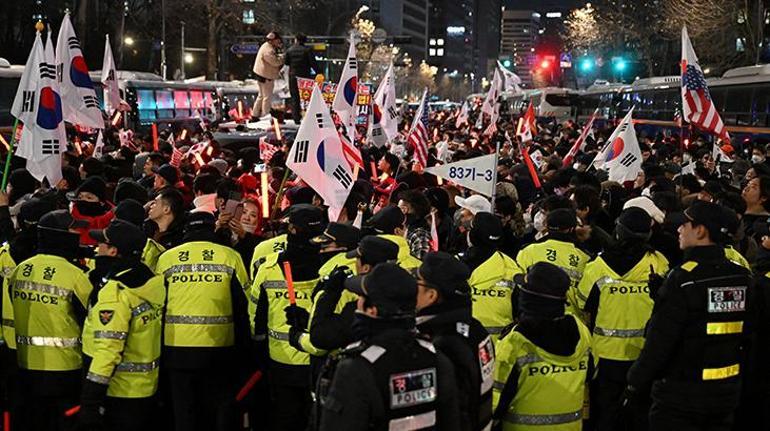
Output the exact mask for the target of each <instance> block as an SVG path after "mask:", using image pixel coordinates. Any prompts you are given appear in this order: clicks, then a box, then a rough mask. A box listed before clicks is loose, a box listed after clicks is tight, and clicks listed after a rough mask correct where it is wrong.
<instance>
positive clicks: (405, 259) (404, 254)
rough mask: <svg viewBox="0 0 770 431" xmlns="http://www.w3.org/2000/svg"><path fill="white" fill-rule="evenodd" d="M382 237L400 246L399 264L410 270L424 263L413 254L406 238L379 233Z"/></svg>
mask: <svg viewBox="0 0 770 431" xmlns="http://www.w3.org/2000/svg"><path fill="white" fill-rule="evenodd" d="M377 236H378V237H380V238H385V239H387V240H388V241H392V242H395V243H396V245H397V246H398V262H397V263H398V266H400V267H401V268H404V269H405V270H407V271H409V270H412V269H417V268H419V267H420V265H422V261H420V259H417V258H416V257H414V256H412V250H411V249H410V248H409V243H408V242H406V238H404V237H402V236H398V235H391V234H384V235H377Z"/></svg>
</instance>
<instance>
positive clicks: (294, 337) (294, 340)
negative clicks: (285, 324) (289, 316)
mask: <svg viewBox="0 0 770 431" xmlns="http://www.w3.org/2000/svg"><path fill="white" fill-rule="evenodd" d="M306 333H307V331H305V330H304V329H301V328H299V327H298V326H291V327H289V345H290V346H291V347H294V348H295V349H297V350H299V351H300V352H304V351H305V350H304V349H303V348H302V346H301V345H300V343H299V339H300V337H301V336H302V335H303V334H306Z"/></svg>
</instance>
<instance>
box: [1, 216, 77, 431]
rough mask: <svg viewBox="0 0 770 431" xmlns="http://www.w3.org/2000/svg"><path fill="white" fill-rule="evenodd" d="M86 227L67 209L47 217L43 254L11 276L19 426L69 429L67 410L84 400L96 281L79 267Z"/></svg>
mask: <svg viewBox="0 0 770 431" xmlns="http://www.w3.org/2000/svg"><path fill="white" fill-rule="evenodd" d="M85 225H86V223H85V222H84V221H83V220H77V219H75V218H73V217H72V215H71V214H70V213H69V212H67V211H66V210H58V211H52V212H49V213H48V214H46V215H44V216H43V217H42V218H41V219H40V221H39V223H38V227H37V234H38V248H37V254H36V255H34V256H32V257H30V258H29V259H26V260H24V261H22V262H19V265H18V266H17V267H16V269H14V270H13V272H12V273H11V274H10V276H9V278H8V279H9V286H10V291H11V292H12V295H11V297H12V305H13V314H14V327H15V331H16V358H17V361H18V366H19V382H23V383H24V384H23V385H21V387H20V391H19V407H20V410H19V414H18V416H17V419H18V422H17V425H18V428H19V429H22V430H63V429H67V428H65V427H67V419H66V418H64V417H63V415H62V412H63V411H65V410H66V409H69V408H71V407H72V406H74V405H76V404H77V402H78V395H79V393H80V381H81V379H82V366H83V358H82V355H81V348H80V345H81V344H80V343H81V334H82V326H83V321H84V320H85V317H86V307H87V305H88V296H89V295H90V293H91V289H92V287H91V283H90V282H89V281H88V277H87V276H86V274H85V272H84V271H83V269H82V268H81V267H79V266H77V265H76V264H75V262H76V259H77V256H78V247H79V234H78V231H77V230H76V229H80V228H84V227H85Z"/></svg>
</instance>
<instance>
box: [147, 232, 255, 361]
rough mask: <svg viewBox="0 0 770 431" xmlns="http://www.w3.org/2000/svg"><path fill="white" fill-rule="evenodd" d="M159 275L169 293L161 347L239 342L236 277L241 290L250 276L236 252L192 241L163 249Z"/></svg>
mask: <svg viewBox="0 0 770 431" xmlns="http://www.w3.org/2000/svg"><path fill="white" fill-rule="evenodd" d="M157 273H158V274H163V278H164V279H165V282H166V286H167V289H168V300H167V302H166V315H165V318H164V326H163V331H164V332H163V340H164V341H163V343H164V345H165V346H172V347H227V346H232V345H233V344H234V342H235V338H234V337H235V333H234V327H233V298H232V297H231V296H230V286H231V284H232V281H233V278H236V279H237V280H238V282H239V283H240V284H241V286H242V288H243V289H246V288H247V287H248V276H247V275H246V268H245V267H244V266H243V261H242V260H241V256H240V255H239V254H238V253H237V252H236V251H235V250H233V249H231V248H229V247H225V246H223V245H219V244H215V243H213V242H207V241H192V242H188V243H185V244H182V245H179V246H177V247H174V248H172V249H170V250H167V251H165V252H164V253H163V254H162V255H160V258H158V265H157Z"/></svg>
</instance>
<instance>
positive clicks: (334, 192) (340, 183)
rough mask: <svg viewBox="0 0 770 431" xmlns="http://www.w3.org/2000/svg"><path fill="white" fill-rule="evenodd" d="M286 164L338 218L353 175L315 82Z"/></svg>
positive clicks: (330, 213)
mask: <svg viewBox="0 0 770 431" xmlns="http://www.w3.org/2000/svg"><path fill="white" fill-rule="evenodd" d="M286 166H287V167H289V169H291V170H292V171H294V172H295V173H296V174H297V176H299V177H300V178H301V179H302V180H303V181H305V182H306V183H307V184H308V185H309V186H310V187H312V188H313V189H314V190H315V191H316V192H317V193H318V194H319V195H320V196H321V197H322V198H323V200H324V203H325V204H326V205H328V206H329V219H330V220H332V221H336V220H337V218H338V216H339V212H340V210H341V209H342V207H343V205H344V204H345V200H346V199H347V198H348V194H350V189H351V187H352V186H353V181H354V179H353V173H352V172H351V169H350V165H349V164H348V162H347V161H346V160H345V155H344V153H343V149H342V142H341V141H340V137H339V135H338V134H337V130H336V129H335V127H334V123H333V122H332V118H331V115H330V114H329V108H328V107H327V106H326V103H324V100H323V96H322V95H321V91H320V90H319V89H318V86H317V85H314V86H313V94H312V96H311V97H310V103H309V104H308V108H307V113H306V114H305V118H303V120H302V124H301V125H300V126H299V131H298V132H297V137H296V138H295V139H294V144H293V145H292V147H291V150H290V151H289V154H288V155H287V157H286Z"/></svg>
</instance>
